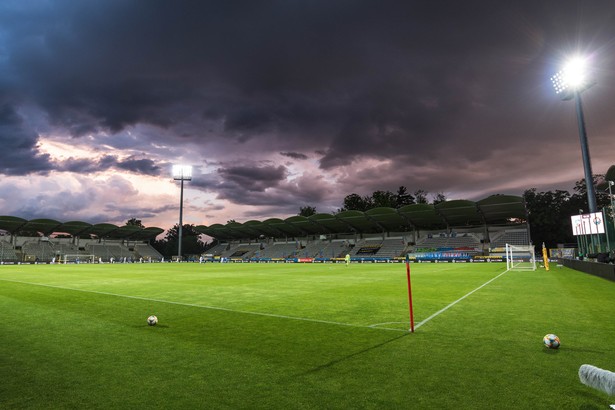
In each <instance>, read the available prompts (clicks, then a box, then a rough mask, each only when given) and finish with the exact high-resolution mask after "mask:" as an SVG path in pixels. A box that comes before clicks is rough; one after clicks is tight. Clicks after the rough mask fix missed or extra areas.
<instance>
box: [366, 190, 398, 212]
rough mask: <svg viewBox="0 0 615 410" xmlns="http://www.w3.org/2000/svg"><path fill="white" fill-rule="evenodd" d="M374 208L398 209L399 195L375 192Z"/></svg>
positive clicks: (373, 195) (389, 192)
mask: <svg viewBox="0 0 615 410" xmlns="http://www.w3.org/2000/svg"><path fill="white" fill-rule="evenodd" d="M371 202H372V203H371V205H372V206H371V207H372V208H379V207H389V208H397V195H395V194H394V193H393V192H391V191H375V192H374V193H373V194H372V201H371Z"/></svg>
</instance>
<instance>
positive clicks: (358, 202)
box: [339, 194, 373, 212]
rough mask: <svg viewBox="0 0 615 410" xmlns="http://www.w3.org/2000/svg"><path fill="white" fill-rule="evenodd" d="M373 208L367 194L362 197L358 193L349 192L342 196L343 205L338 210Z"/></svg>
mask: <svg viewBox="0 0 615 410" xmlns="http://www.w3.org/2000/svg"><path fill="white" fill-rule="evenodd" d="M371 208H373V206H372V198H371V197H369V196H366V197H362V196H361V195H359V194H350V195H347V196H346V198H344V205H343V206H342V208H341V209H340V210H339V211H340V212H342V211H363V212H365V211H367V210H368V209H371Z"/></svg>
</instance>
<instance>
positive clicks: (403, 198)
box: [395, 185, 415, 208]
mask: <svg viewBox="0 0 615 410" xmlns="http://www.w3.org/2000/svg"><path fill="white" fill-rule="evenodd" d="M395 195H396V196H397V198H396V202H397V207H398V208H401V207H402V206H406V205H412V204H414V203H415V201H414V197H413V196H412V195H410V193H408V189H406V187H405V186H403V185H402V186H400V187H399V188H398V189H397V193H396V194H395Z"/></svg>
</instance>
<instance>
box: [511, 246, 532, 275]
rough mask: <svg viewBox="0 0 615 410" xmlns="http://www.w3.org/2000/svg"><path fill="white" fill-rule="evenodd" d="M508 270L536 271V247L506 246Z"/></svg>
mask: <svg viewBox="0 0 615 410" xmlns="http://www.w3.org/2000/svg"><path fill="white" fill-rule="evenodd" d="M506 270H512V271H525V270H532V271H533V270H536V254H535V252H534V245H511V244H508V243H507V244H506Z"/></svg>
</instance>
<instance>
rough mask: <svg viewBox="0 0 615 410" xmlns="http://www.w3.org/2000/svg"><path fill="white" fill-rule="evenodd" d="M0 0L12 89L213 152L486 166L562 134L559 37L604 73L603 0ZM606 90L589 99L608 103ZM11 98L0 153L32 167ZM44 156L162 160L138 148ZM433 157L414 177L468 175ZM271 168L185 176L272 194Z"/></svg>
mask: <svg viewBox="0 0 615 410" xmlns="http://www.w3.org/2000/svg"><path fill="white" fill-rule="evenodd" d="M8 4H9V5H8V6H7V5H6V4H5V5H4V6H2V5H0V25H1V26H2V28H1V29H0V53H1V55H0V73H2V74H3V77H4V79H2V80H0V81H1V83H0V85H1V86H2V87H3V88H5V89H6V90H7V91H8V92H10V93H11V95H13V96H15V97H16V98H15V100H16V101H19V102H23V103H28V104H31V105H35V106H37V107H40V108H41V109H42V110H43V111H44V112H45V113H46V114H47V115H48V119H49V121H50V122H51V123H52V124H53V125H55V126H57V127H60V128H63V129H65V130H67V131H68V132H70V133H71V134H72V135H74V136H85V135H87V134H89V133H95V132H99V131H104V132H109V133H114V134H115V135H114V136H113V138H115V141H120V140H121V139H120V138H118V137H117V135H119V134H121V131H122V130H125V129H126V128H128V127H131V126H135V125H138V124H149V125H153V126H157V127H161V128H165V129H167V130H169V132H168V133H166V134H164V135H165V138H166V141H164V142H165V144H167V145H168V146H171V147H175V146H181V145H183V144H185V143H193V144H196V145H198V144H199V143H203V144H204V143H206V142H211V141H213V140H215V141H217V143H218V144H220V145H221V146H222V148H219V149H218V151H217V152H219V153H220V155H226V156H227V157H225V158H224V159H221V161H228V160H229V158H230V156H232V155H237V156H238V157H241V156H244V155H246V152H244V151H249V154H251V155H261V156H265V155H268V154H271V153H280V154H281V155H283V156H286V157H289V158H292V159H297V160H301V159H307V158H308V157H309V156H310V155H313V153H314V152H317V153H318V155H319V159H320V166H321V169H323V170H326V171H334V170H335V169H336V168H337V167H340V166H344V165H349V164H351V163H353V162H354V161H360V160H366V159H377V160H385V159H386V160H390V161H392V164H391V166H390V167H389V168H388V170H387V171H388V172H389V173H394V172H395V169H399V168H400V167H403V166H405V165H407V164H409V163H412V164H416V165H424V166H425V167H438V166H441V165H442V163H445V164H446V166H445V168H447V167H448V168H454V167H465V166H467V164H468V163H471V162H473V161H477V160H484V159H486V158H493V160H492V161H491V162H490V163H489V164H487V163H485V166H493V167H497V166H498V160H497V157H498V153H499V152H500V151H502V150H506V149H508V148H509V147H510V146H511V144H513V142H514V144H516V145H520V146H524V147H527V148H526V150H527V151H531V147H532V146H533V145H534V144H536V143H537V141H540V143H541V144H549V143H557V144H558V145H560V144H561V145H562V146H564V145H566V144H567V143H566V142H564V141H566V140H565V139H563V138H562V135H566V133H567V130H569V129H570V124H566V123H564V122H563V121H561V120H558V119H560V118H562V117H563V116H565V115H572V114H570V112H568V111H567V108H565V107H564V106H562V105H561V104H560V105H558V103H559V101H556V100H555V98H554V97H553V96H552V95H551V91H550V90H548V87H549V84H548V77H549V76H550V75H551V73H552V72H553V71H555V68H556V67H555V64H556V62H557V61H556V60H557V59H558V58H559V57H561V56H560V55H559V54H558V53H559V52H561V51H572V50H574V49H577V48H581V49H585V50H591V49H592V47H596V49H597V52H596V61H595V62H596V63H597V64H598V66H599V67H601V68H600V69H599V70H602V74H604V75H605V76H609V75H610V76H611V78H612V77H613V71H612V69H609V67H612V64H613V57H611V56H612V55H614V54H615V53H613V48H614V43H613V38H614V37H615V25H613V24H612V20H613V17H614V16H615V11H614V8H613V6H612V3H611V2H610V1H606V0H599V1H587V2H579V1H571V0H567V1H557V2H556V1H544V2H535V1H529V0H521V1H516V2H511V3H502V2H493V1H469V2H453V1H449V2H424V1H386V2H377V1H361V0H352V1H351V0H337V1H324V0H322V1H309V2H307V1H306V2H292V1H286V0H278V1H224V2H213V1H182V2H169V1H162V0H150V1H147V2H145V1H136V0H107V1H101V2H95V1H88V2H75V1H61V0H58V1H54V2H47V1H42V0H41V1H40V2H39V1H31V2H23V3H22V2H15V3H8ZM603 82H604V83H606V84H608V81H603ZM611 89H612V88H611ZM593 92H594V91H593ZM596 94H599V93H598V92H596ZM606 94H608V93H603V94H602V96H600V95H598V96H597V98H598V99H600V98H601V100H597V101H596V102H595V103H594V104H595V105H600V106H604V107H606V106H609V104H606V103H604V101H605V97H604V95H606ZM601 101H602V103H601ZM15 107H16V105H15V106H8V108H7V110H8V111H7V113H6V114H3V115H2V116H0V121H1V122H0V126H2V127H3V128H1V130H2V131H1V134H0V138H1V139H2V141H6V142H7V143H8V144H9V146H10V147H13V150H14V152H15V156H13V155H9V154H8V153H7V151H6V150H3V152H2V153H1V154H0V159H2V162H0V171H2V170H4V171H3V172H8V171H14V172H16V173H20V172H21V173H27V172H28V170H32V171H35V172H40V171H44V170H46V169H48V168H49V167H51V165H50V164H49V161H48V158H47V157H45V156H40V155H38V153H37V150H36V139H37V135H36V133H35V132H33V131H32V130H31V129H30V128H29V127H28V124H27V123H24V122H23V121H20V119H19V117H17V116H16V111H15ZM594 112H597V110H595V111H594ZM596 116H597V118H595V119H594V121H593V127H594V128H593V131H594V133H595V134H597V135H605V130H606V129H608V124H609V122H608V121H609V120H608V118H609V116H608V114H604V113H597V114H596ZM118 133H119V134H118ZM568 134H570V132H568ZM572 134H574V130H573V131H572ZM573 137H574V136H573ZM142 138H143V139H144V140H145V139H148V138H154V137H152V136H151V135H144V136H142ZM130 142H131V144H132V141H130ZM145 142H146V141H144V143H145ZM571 143H576V141H574V140H573V141H572V142H571ZM359 163H360V162H359ZM7 164H8V165H7ZM57 166H58V167H65V169H68V170H74V171H78V170H84V171H88V170H89V172H93V171H94V170H96V169H104V168H107V169H111V168H114V167H115V168H119V169H127V170H130V171H133V172H140V173H145V174H148V175H156V174H158V173H159V172H160V169H159V168H158V167H157V166H156V164H155V163H154V162H153V161H149V160H145V159H137V158H133V159H128V160H123V161H120V160H119V159H117V158H114V157H106V158H104V159H103V160H101V161H98V162H94V163H90V162H84V161H74V162H72V163H71V162H70V161H68V162H66V163H63V164H59V165H57ZM7 170H8V171H7ZM445 173H447V170H446V169H445V170H443V171H441V172H440V173H439V174H435V173H434V174H433V175H431V177H432V180H434V181H438V182H439V186H437V187H429V186H422V187H421V188H426V189H428V190H434V191H435V190H439V189H451V187H452V186H455V184H459V183H471V181H457V180H456V179H455V178H452V177H450V173H447V174H446V175H447V176H449V177H448V178H446V177H444V176H443V175H444V174H445ZM287 175H288V172H287V170H285V169H284V167H282V166H272V165H267V166H245V167H242V166H223V167H221V168H220V169H219V170H218V173H217V175H216V174H214V175H213V176H207V177H205V176H204V179H203V180H202V181H201V182H197V181H194V183H193V184H192V185H193V186H196V187H200V188H202V189H216V190H217V192H218V194H219V195H220V197H221V198H224V199H229V200H232V201H234V202H237V203H249V204H264V203H267V201H269V203H274V201H278V200H280V198H279V197H278V196H277V194H276V191H275V188H279V187H281V186H284V183H283V181H284V179H285V178H286V177H287ZM388 175H389V174H387V177H388ZM466 175H469V174H466ZM218 177H219V178H220V179H219V180H216V179H214V178H218ZM408 179H412V175H400V176H399V177H398V179H397V180H395V181H393V180H391V182H390V183H391V184H392V185H393V187H382V186H377V184H378V181H382V178H378V177H377V175H376V176H375V177H374V178H373V181H374V182H373V184H374V185H373V186H370V187H365V189H366V190H368V191H369V190H370V189H371V190H376V189H394V188H395V185H409V181H408ZM354 182H355V185H356V183H359V182H361V181H358V180H357V181H354ZM410 182H411V181H410ZM346 184H347V186H353V181H352V180H350V179H349V180H348V181H347V182H346ZM447 184H448V186H447ZM286 188H287V189H289V192H292V193H293V195H297V196H295V197H294V200H298V199H304V198H302V197H301V196H300V195H301V192H302V191H299V190H297V191H292V189H291V188H290V187H286ZM416 188H419V187H416ZM272 191H273V192H272ZM346 193H348V192H343V194H346ZM313 195H315V197H317V196H318V193H317V192H313ZM280 196H281V195H280ZM289 200H293V199H292V198H291V199H289Z"/></svg>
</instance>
